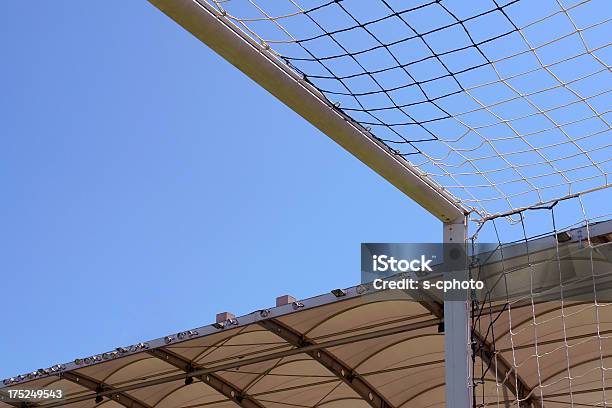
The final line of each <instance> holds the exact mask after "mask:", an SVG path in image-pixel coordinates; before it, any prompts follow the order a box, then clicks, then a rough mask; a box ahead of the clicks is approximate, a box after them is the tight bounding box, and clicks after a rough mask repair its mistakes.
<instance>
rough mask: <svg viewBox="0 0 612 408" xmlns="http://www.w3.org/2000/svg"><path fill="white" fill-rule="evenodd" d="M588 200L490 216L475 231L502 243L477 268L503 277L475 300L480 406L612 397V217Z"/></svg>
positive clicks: (610, 400) (579, 402)
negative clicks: (596, 212) (511, 218)
mask: <svg viewBox="0 0 612 408" xmlns="http://www.w3.org/2000/svg"><path fill="white" fill-rule="evenodd" d="M597 194H598V193H594V195H593V197H595V196H596V195H597ZM599 194H601V192H600V193H599ZM588 201H589V200H586V199H585V198H583V197H576V198H575V199H571V200H564V201H561V202H557V203H554V204H552V205H550V206H547V207H539V208H532V209H530V210H525V211H523V212H520V213H517V217H518V218H519V222H518V223H516V224H514V225H513V224H511V223H508V221H507V220H506V219H503V218H500V219H495V220H491V221H487V222H485V223H484V224H482V225H481V228H480V230H479V231H478V234H476V235H474V236H473V237H472V242H473V243H477V242H496V243H497V244H496V246H497V247H496V251H495V252H494V253H491V255H489V258H488V259H485V257H479V260H478V262H475V263H474V264H473V265H472V270H471V272H472V274H473V276H474V277H478V278H483V276H485V275H487V274H491V273H492V272H495V273H497V274H498V275H495V276H497V277H498V278H499V279H497V280H495V282H494V284H493V285H489V286H488V287H487V291H485V293H484V294H482V295H481V296H480V297H479V299H478V300H477V301H476V300H475V301H474V302H473V328H472V345H473V351H474V352H473V356H474V384H475V387H474V397H475V398H474V399H475V406H483V407H484V406H496V407H498V406H504V407H506V406H518V407H532V406H533V407H606V406H610V405H612V392H610V388H611V387H612V303H611V302H612V296H611V290H610V288H611V286H612V285H611V283H610V282H611V279H610V277H611V276H612V222H611V221H604V220H602V219H603V218H602V217H599V216H589V215H588V214H589V210H590V209H592V207H597V206H596V205H594V206H593V205H592V204H593V203H589V202H588ZM589 204H591V205H589ZM570 214H573V216H574V217H573V219H574V221H573V222H571V223H570V224H564V225H563V224H561V223H560V221H561V220H564V221H567V220H570V219H571V217H570ZM527 219H529V221H530V222H526V220H527ZM480 234H482V236H483V237H484V236H487V237H488V239H487V240H486V241H482V240H481V238H480V237H479V235H480ZM492 236H493V237H494V238H491V237H492ZM509 242H510V243H509ZM479 357H480V358H479Z"/></svg>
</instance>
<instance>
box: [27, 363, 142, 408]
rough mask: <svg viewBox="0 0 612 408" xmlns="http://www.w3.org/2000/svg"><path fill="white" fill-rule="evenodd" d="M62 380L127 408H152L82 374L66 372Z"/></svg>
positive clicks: (62, 375)
mask: <svg viewBox="0 0 612 408" xmlns="http://www.w3.org/2000/svg"><path fill="white" fill-rule="evenodd" d="M61 378H63V379H65V380H68V381H72V382H73V383H75V384H79V385H80V386H81V387H84V388H87V389H88V390H90V391H95V392H96V396H99V397H100V398H102V395H101V393H104V396H105V397H107V398H109V399H111V400H113V401H114V402H116V403H117V404H120V405H123V406H124V407H127V408H152V407H151V406H150V405H148V404H145V403H144V402H142V401H139V400H138V399H136V398H134V397H132V396H130V395H128V394H127V393H125V392H120V391H115V390H114V388H113V387H112V386H110V385H108V384H106V383H104V382H101V381H98V380H95V379H93V378H91V377H88V376H86V375H83V374H80V373H75V372H74V371H66V372H64V373H62V374H61ZM94 398H95V397H94ZM39 406H40V404H39Z"/></svg>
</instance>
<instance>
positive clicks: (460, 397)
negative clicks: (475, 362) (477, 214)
mask: <svg viewBox="0 0 612 408" xmlns="http://www.w3.org/2000/svg"><path fill="white" fill-rule="evenodd" d="M466 239H467V225H466V221H465V220H464V221H462V222H458V223H446V224H444V243H445V244H447V243H458V244H462V243H465V242H466ZM445 256H447V254H445ZM466 292H467V291H466ZM467 295H469V294H468V293H466V296H467ZM468 299H469V298H468V297H466V300H445V301H444V359H445V373H444V374H445V382H446V386H445V394H446V407H447V408H469V407H471V406H472V361H471V345H470V303H469V301H468Z"/></svg>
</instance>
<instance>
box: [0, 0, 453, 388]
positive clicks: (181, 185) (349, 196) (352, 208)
mask: <svg viewBox="0 0 612 408" xmlns="http://www.w3.org/2000/svg"><path fill="white" fill-rule="evenodd" d="M0 18H1V19H2V23H1V24H0V44H1V45H0V49H1V51H2V64H0V75H1V78H2V81H1V82H0V83H1V84H2V94H1V95H2V96H1V97H0V185H1V186H2V199H1V200H0V224H1V226H2V228H1V230H0V231H1V232H0V271H1V272H0V273H1V276H2V281H1V282H2V286H1V288H2V296H1V297H0V306H1V312H0V314H1V317H2V326H1V327H2V329H1V330H0V378H5V377H7V376H10V375H15V374H19V373H22V372H25V371H28V370H33V369H36V368H39V367H48V366H49V365H51V364H54V363H57V362H65V361H69V360H72V359H74V358H75V357H81V356H86V355H90V354H93V353H97V352H102V351H105V350H108V349H112V348H114V347H117V346H122V345H126V344H131V343H134V342H137V341H141V340H146V339H150V338H156V337H159V336H163V335H166V334H169V333H173V332H177V331H179V330H184V329H188V328H191V327H196V326H201V325H204V324H207V323H210V322H212V321H213V319H214V314H215V313H216V312H220V311H226V310H227V311H232V312H235V313H236V314H244V313H249V312H251V311H253V310H255V309H259V308H262V307H265V306H271V305H273V304H274V298H275V297H276V296H277V295H281V294H285V293H290V294H293V295H294V296H296V297H298V298H303V297H308V296H312V295H316V294H319V293H322V292H325V291H328V290H330V289H332V288H335V287H346V286H349V285H352V284H355V283H356V282H357V281H358V279H359V244H360V242H364V241H370V242H376V241H382V242H411V241H415V242H437V241H440V239H441V226H440V224H439V223H438V221H437V220H435V219H434V218H433V217H431V216H430V215H429V214H427V213H426V212H425V211H423V210H422V209H420V207H418V206H417V205H416V204H414V203H412V202H411V201H410V200H409V199H407V198H406V197H404V196H403V195H402V194H401V193H400V192H398V191H397V190H395V188H394V187H392V186H390V185H389V184H387V183H386V182H385V181H384V180H383V179H381V178H380V177H379V176H377V175H376V174H374V173H373V172H372V171H371V170H369V169H368V168H366V167H365V166H364V165H362V164H361V163H360V162H358V161H357V160H356V159H354V158H353V157H352V156H350V155H349V154H348V153H346V152H345V151H343V150H342V149H341V148H339V147H338V146H337V145H335V144H334V143H333V142H332V141H330V140H329V139H327V138H326V137H325V136H324V135H322V134H321V133H320V132H319V131H317V130H316V129H315V128H313V127H312V126H311V125H309V124H308V123H306V122H305V121H304V120H303V119H301V118H300V117H298V116H297V115H296V114H295V113H293V112H292V111H290V110H289V109H288V108H286V107H285V106H283V105H282V104H280V103H279V102H278V101H276V100H275V99H274V98H273V97H271V96H270V95H269V94H267V93H266V92H265V91H263V90H262V89H260V88H259V87H258V86H256V85H255V84H254V83H253V82H251V81H250V80H249V79H248V78H246V77H245V76H244V75H242V74H241V73H240V72H238V71H237V70H236V69H235V68H233V67H232V66H230V65H229V64H228V63H226V62H225V61H223V60H222V59H221V58H220V57H218V56H217V55H216V54H214V53H213V52H212V51H210V50H209V49H207V48H206V47H205V46H204V45H202V44H201V43H200V42H198V41H197V40H195V39H194V38H193V37H191V35H189V34H188V33H186V32H185V31H183V30H182V29H181V28H180V27H179V26H177V25H176V24H175V23H174V22H172V21H171V20H170V19H168V18H167V17H166V16H164V15H162V13H161V12H159V11H158V10H157V9H155V8H154V7H153V6H151V5H150V4H149V3H147V2H146V1H144V0H137V1H120V0H107V1H104V2H100V1H98V2H91V1H88V2H83V1H76V0H72V1H67V0H58V1H54V2H49V1H47V2H42V1H41V2H36V4H35V5H34V4H32V3H30V2H24V1H17V0H7V1H4V2H3V11H2V17H0Z"/></svg>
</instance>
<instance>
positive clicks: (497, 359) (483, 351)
mask: <svg viewBox="0 0 612 408" xmlns="http://www.w3.org/2000/svg"><path fill="white" fill-rule="evenodd" d="M474 337H475V340H476V342H477V344H476V345H475V346H476V347H475V350H474V353H475V354H476V356H478V357H480V359H481V360H482V363H483V364H484V365H487V366H491V367H493V371H495V375H496V377H497V380H498V381H501V382H502V384H504V386H505V387H506V388H507V389H508V391H510V392H511V393H512V394H514V396H515V397H516V398H517V399H518V400H520V403H519V407H531V406H534V401H535V397H534V396H533V395H532V393H531V391H530V387H529V386H528V385H527V383H526V382H525V380H523V379H522V378H521V376H520V375H518V374H517V373H516V371H515V370H513V369H512V365H510V363H508V362H507V361H506V359H505V358H503V357H502V355H501V354H499V353H497V352H496V351H495V349H494V347H493V345H492V344H491V343H490V342H489V341H487V340H486V339H485V338H484V337H483V336H482V334H480V333H478V332H475V333H474Z"/></svg>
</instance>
